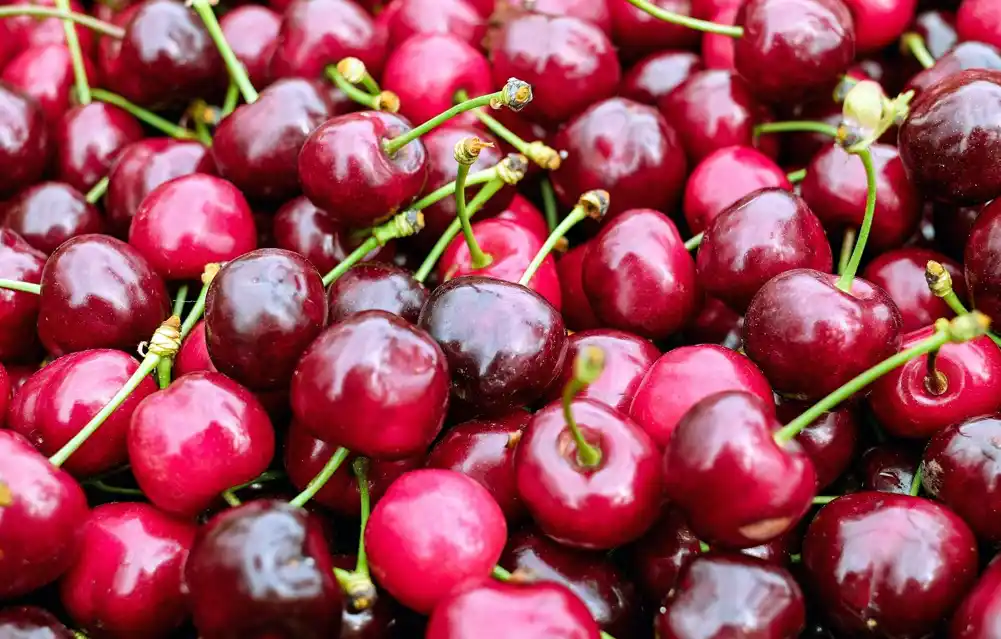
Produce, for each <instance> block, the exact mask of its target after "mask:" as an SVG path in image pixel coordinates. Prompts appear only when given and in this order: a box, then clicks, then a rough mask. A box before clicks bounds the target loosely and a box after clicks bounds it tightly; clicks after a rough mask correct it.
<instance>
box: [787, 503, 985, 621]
mask: <svg viewBox="0 0 1001 639" xmlns="http://www.w3.org/2000/svg"><path fill="white" fill-rule="evenodd" d="M877 531H878V532H877ZM803 566H804V567H805V568H806V574H807V581H806V583H807V585H808V587H809V589H810V592H811V594H812V595H813V596H814V597H815V599H814V601H815V602H816V603H817V604H818V606H819V608H820V609H821V610H822V611H823V613H824V616H825V617H827V618H828V619H829V620H830V621H831V622H832V623H833V625H834V626H835V628H836V629H838V630H840V631H841V632H843V633H846V634H847V635H859V634H873V633H879V634H881V635H882V636H885V637H921V636H926V634H927V633H929V632H931V631H932V630H933V629H934V628H935V627H936V626H937V625H938V624H940V623H942V622H943V621H944V620H946V619H948V618H949V615H951V614H952V612H953V610H955V608H956V607H957V606H958V605H959V603H960V601H961V600H962V598H963V596H964V595H965V594H966V591H967V590H969V588H970V587H972V586H973V584H974V582H975V581H976V578H977V542H976V539H975V538H974V537H973V533H972V532H970V529H969V527H968V526H967V525H966V524H964V523H963V521H962V520H961V519H960V518H959V517H958V516H956V515H955V514H954V513H952V512H951V511H950V510H948V509H947V508H945V507H944V506H941V505H940V504H936V503H934V502H931V501H928V500H926V499H920V498H918V497H911V496H910V495H894V494H890V493H879V492H862V493H855V494H851V495H845V496H844V497H840V498H838V499H835V500H834V501H833V502H831V503H830V504H828V505H826V506H824V507H823V508H822V509H821V510H820V513H819V514H818V515H817V517H816V519H814V520H813V523H811V524H810V528H809V530H808V531H807V533H806V538H805V539H804V541H803Z"/></svg>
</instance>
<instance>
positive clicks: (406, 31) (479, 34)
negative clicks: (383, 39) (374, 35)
mask: <svg viewBox="0 0 1001 639" xmlns="http://www.w3.org/2000/svg"><path fill="white" fill-rule="evenodd" d="M392 4H393V5H394V6H393V7H392V14H391V16H390V17H389V18H387V20H386V23H387V24H386V26H387V28H388V30H389V40H388V42H389V46H390V48H391V49H397V48H399V47H400V46H401V45H402V44H403V43H404V42H406V41H407V40H409V39H410V38H412V37H414V36H416V35H422V34H426V33H429V34H430V33H434V34H441V35H451V36H453V37H456V38H458V39H460V40H462V41H463V42H466V43H467V44H469V45H471V46H474V47H478V46H480V43H482V42H483V39H484V38H485V37H486V35H487V27H488V21H487V20H485V19H484V18H483V16H482V15H481V14H480V12H479V10H477V8H476V6H475V5H474V4H473V3H470V2H467V1H466V0H449V1H447V2H440V1H438V0H401V1H400V2H394V3H392ZM377 22H378V20H377ZM504 79H505V80H506V79H507V78H504Z"/></svg>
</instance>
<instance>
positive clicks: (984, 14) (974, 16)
mask: <svg viewBox="0 0 1001 639" xmlns="http://www.w3.org/2000/svg"><path fill="white" fill-rule="evenodd" d="M956 32H957V34H958V35H959V37H960V38H961V39H963V40H979V41H980V42H989V43H990V44H993V45H994V46H996V47H1001V11H999V10H998V6H997V5H996V4H994V3H993V2H990V0H987V1H986V2H985V1H984V0H963V2H962V3H960V5H959V11H957V12H956Z"/></svg>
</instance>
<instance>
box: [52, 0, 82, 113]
mask: <svg viewBox="0 0 1001 639" xmlns="http://www.w3.org/2000/svg"><path fill="white" fill-rule="evenodd" d="M56 8H57V9H59V10H60V11H63V12H65V13H70V0H56ZM63 32H64V33H65V34H66V48H67V49H69V52H70V62H71V63H72V65H73V78H74V81H75V83H76V98H77V100H78V101H79V102H80V104H90V101H91V92H90V83H89V82H88V81H87V67H85V66H84V65H83V52H82V51H81V50H80V38H79V37H77V32H76V27H75V26H73V22H72V21H71V20H67V19H65V18H63Z"/></svg>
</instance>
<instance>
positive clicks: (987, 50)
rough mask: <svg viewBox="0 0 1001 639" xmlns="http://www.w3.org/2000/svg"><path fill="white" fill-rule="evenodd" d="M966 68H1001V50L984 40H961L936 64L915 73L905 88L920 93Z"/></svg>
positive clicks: (936, 61)
mask: <svg viewBox="0 0 1001 639" xmlns="http://www.w3.org/2000/svg"><path fill="white" fill-rule="evenodd" d="M966 69H1001V51H998V50H997V49H996V48H994V47H992V46H991V45H989V44H984V43H983V42H961V43H959V44H957V45H956V46H955V47H954V48H952V49H950V50H949V51H948V52H945V53H943V54H942V56H941V57H939V58H938V59H937V60H935V64H934V66H932V67H930V68H928V69H923V70H921V71H920V72H918V73H917V74H915V75H914V76H913V77H912V78H911V79H910V80H908V81H907V84H906V85H905V86H904V88H905V89H907V90H909V91H914V92H915V93H918V94H920V93H921V92H922V91H925V90H926V89H929V88H931V87H933V86H935V85H936V84H938V83H939V82H941V81H942V80H944V79H945V78H947V77H948V76H950V75H952V74H953V73H959V72H960V71H965V70H966Z"/></svg>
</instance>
